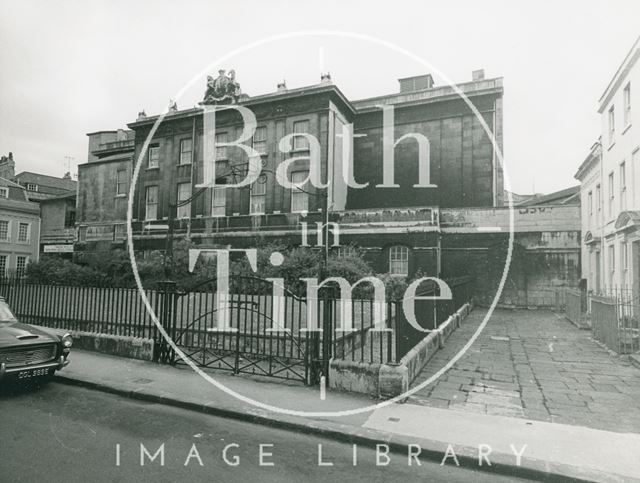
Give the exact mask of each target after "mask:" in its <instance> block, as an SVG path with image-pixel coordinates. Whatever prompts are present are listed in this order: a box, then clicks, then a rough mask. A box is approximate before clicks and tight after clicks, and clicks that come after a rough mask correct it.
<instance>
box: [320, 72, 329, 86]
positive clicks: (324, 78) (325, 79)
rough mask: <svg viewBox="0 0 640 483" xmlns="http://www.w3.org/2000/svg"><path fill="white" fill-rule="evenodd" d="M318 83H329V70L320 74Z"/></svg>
mask: <svg viewBox="0 0 640 483" xmlns="http://www.w3.org/2000/svg"><path fill="white" fill-rule="evenodd" d="M320 84H331V74H330V73H329V72H327V73H326V74H320Z"/></svg>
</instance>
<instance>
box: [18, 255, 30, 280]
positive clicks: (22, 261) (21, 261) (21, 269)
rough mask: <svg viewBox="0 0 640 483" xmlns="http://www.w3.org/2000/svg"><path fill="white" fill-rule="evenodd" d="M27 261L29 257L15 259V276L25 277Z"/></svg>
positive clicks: (19, 256)
mask: <svg viewBox="0 0 640 483" xmlns="http://www.w3.org/2000/svg"><path fill="white" fill-rule="evenodd" d="M28 261H29V257H26V256H24V255H18V257H17V258H16V275H17V276H18V277H23V276H24V275H25V271H26V268H27V263H28Z"/></svg>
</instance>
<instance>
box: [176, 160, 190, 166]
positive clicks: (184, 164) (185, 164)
mask: <svg viewBox="0 0 640 483" xmlns="http://www.w3.org/2000/svg"><path fill="white" fill-rule="evenodd" d="M178 166H191V161H189V162H188V163H178Z"/></svg>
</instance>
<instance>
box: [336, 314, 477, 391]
mask: <svg viewBox="0 0 640 483" xmlns="http://www.w3.org/2000/svg"><path fill="white" fill-rule="evenodd" d="M471 310H472V305H470V304H468V303H467V304H465V305H463V306H462V307H461V308H460V309H458V311H456V313H455V314H453V315H451V316H450V317H449V318H448V319H447V320H446V321H445V322H444V323H443V324H442V325H441V326H440V327H439V328H438V329H437V330H434V331H433V332H430V333H429V334H428V335H427V336H426V337H425V338H424V339H422V340H421V341H420V342H419V343H418V344H417V345H416V346H415V347H414V348H413V349H411V350H410V351H409V352H408V353H407V354H406V355H405V356H404V357H403V358H402V359H401V360H400V363H399V364H369V363H363V362H352V361H344V360H340V359H332V360H331V362H330V363H329V388H330V389H333V390H339V391H350V392H358V393H362V394H369V395H370V396H374V397H394V396H398V395H400V394H403V393H404V392H406V391H407V390H408V389H409V385H410V384H411V383H412V382H413V380H414V379H415V378H416V377H417V376H418V374H420V372H421V371H422V369H423V368H424V366H425V365H426V364H427V363H428V362H429V360H430V359H431V358H432V357H433V355H434V354H435V353H436V352H437V351H438V350H439V349H441V348H442V347H444V344H445V342H446V341H447V339H448V338H449V336H450V335H451V334H452V333H453V332H454V331H455V330H456V328H458V327H460V324H461V323H462V321H463V320H464V318H465V317H466V316H467V315H468V314H469V312H471Z"/></svg>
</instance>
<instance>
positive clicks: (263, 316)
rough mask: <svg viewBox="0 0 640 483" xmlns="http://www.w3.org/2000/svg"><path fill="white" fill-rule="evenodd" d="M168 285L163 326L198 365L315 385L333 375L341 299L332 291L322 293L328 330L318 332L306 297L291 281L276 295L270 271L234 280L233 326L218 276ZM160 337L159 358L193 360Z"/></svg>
mask: <svg viewBox="0 0 640 483" xmlns="http://www.w3.org/2000/svg"><path fill="white" fill-rule="evenodd" d="M163 285H164V286H163V294H164V296H163V297H162V299H163V300H162V303H161V304H160V306H159V309H160V313H159V314H158V315H159V318H160V321H161V323H162V325H163V328H164V329H165V330H166V332H167V333H168V335H169V336H170V337H171V338H172V339H173V341H174V342H175V344H176V345H177V346H178V347H179V348H180V350H181V351H182V352H183V353H184V354H185V356H186V357H188V358H189V359H190V360H191V361H193V362H195V363H196V364H197V365H198V366H200V367H206V368H211V369H219V370H228V371H231V372H233V373H234V374H240V373H244V374H253V375H259V376H266V377H274V378H280V379H290V380H298V381H302V382H304V383H305V384H309V385H312V384H318V383H319V381H320V378H321V376H322V375H325V377H326V376H328V366H329V359H330V357H331V334H332V329H331V326H332V317H331V316H332V307H333V305H334V304H333V303H332V302H333V301H332V300H330V299H329V297H328V296H324V297H321V299H320V300H319V301H318V320H320V321H322V322H321V323H322V328H323V330H322V331H321V332H320V331H311V332H310V331H306V330H305V329H306V328H307V300H306V298H304V297H299V296H297V295H296V294H295V293H293V292H291V291H289V290H287V289H284V291H283V293H284V295H283V296H280V297H274V296H273V284H272V283H271V282H270V281H268V280H265V279H262V278H258V277H233V278H232V279H231V280H230V282H229V285H230V287H229V300H228V302H227V304H226V305H227V307H228V309H227V312H228V315H227V322H228V325H226V326H225V325H224V320H222V317H224V315H223V314H221V312H220V311H219V309H218V295H219V294H218V291H217V288H218V286H217V285H218V284H217V279H215V278H212V279H209V280H207V281H204V282H201V283H198V284H197V285H195V286H193V287H191V288H189V289H188V290H185V291H178V290H176V289H175V283H173V282H164V284H163ZM274 305H275V307H274ZM274 309H275V312H274ZM274 313H275V314H278V315H277V317H276V319H277V320H274V317H273V314H274ZM225 327H226V328H227V330H225ZM274 329H276V330H274ZM156 341H157V343H156V347H157V350H156V359H157V360H158V361H159V362H164V363H170V364H185V362H184V361H183V360H182V358H180V357H177V355H176V354H175V353H174V351H173V350H172V349H171V347H170V346H169V345H168V344H167V343H166V340H164V338H163V337H162V336H161V335H159V337H158V338H157V340H156Z"/></svg>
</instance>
